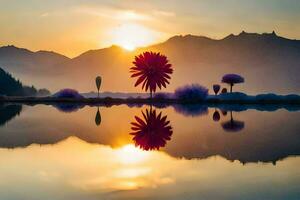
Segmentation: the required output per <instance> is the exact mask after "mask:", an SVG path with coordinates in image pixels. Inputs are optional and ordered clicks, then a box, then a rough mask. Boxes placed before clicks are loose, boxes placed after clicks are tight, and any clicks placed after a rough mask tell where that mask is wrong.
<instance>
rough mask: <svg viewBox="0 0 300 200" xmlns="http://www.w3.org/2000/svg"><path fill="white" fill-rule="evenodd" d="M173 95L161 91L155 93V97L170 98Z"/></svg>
mask: <svg viewBox="0 0 300 200" xmlns="http://www.w3.org/2000/svg"><path fill="white" fill-rule="evenodd" d="M171 97H172V95H171V94H168V93H164V92H159V93H156V94H154V99H170V98H171Z"/></svg>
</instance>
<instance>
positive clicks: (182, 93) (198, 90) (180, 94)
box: [175, 84, 208, 101]
mask: <svg viewBox="0 0 300 200" xmlns="http://www.w3.org/2000/svg"><path fill="white" fill-rule="evenodd" d="M207 95H208V89H207V88H206V87H203V86H201V85H198V84H192V85H186V86H183V87H180V88H178V89H176V90H175V98H176V99H180V100H184V101H195V100H197V101H199V100H204V99H205V98H206V97H207Z"/></svg>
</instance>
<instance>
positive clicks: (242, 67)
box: [0, 32, 300, 94]
mask: <svg viewBox="0 0 300 200" xmlns="http://www.w3.org/2000/svg"><path fill="white" fill-rule="evenodd" d="M146 50H152V51H160V52H162V53H163V54H166V55H167V56H168V58H169V60H170V61H171V63H172V64H173V66H174V74H173V76H172V80H171V84H170V86H169V87H168V91H173V90H174V89H175V88H176V87H178V86H181V85H184V84H189V83H200V84H203V85H205V86H207V87H209V88H210V87H211V85H212V84H214V83H220V79H221V76H222V75H223V74H225V73H240V74H242V75H243V76H244V77H245V79H246V83H245V84H243V85H240V86H237V87H236V88H235V89H236V90H242V91H244V92H247V93H262V92H276V93H285V94H286V93H300V78H299V77H300V41H299V40H291V39H287V38H283V37H280V36H278V35H276V33H275V32H273V33H263V34H257V33H246V32H242V33H240V34H239V35H233V34H231V35H229V36H227V37H225V38H223V39H220V40H215V39H210V38H207V37H203V36H194V35H185V36H174V37H172V38H170V39H168V40H167V41H165V42H163V43H160V44H156V45H152V46H149V47H145V48H139V49H137V50H135V51H132V52H128V51H126V50H124V49H122V48H120V47H118V46H112V47H109V48H104V49H98V50H90V51H87V52H84V53H83V54H81V55H79V56H77V57H75V58H73V59H69V58H67V57H63V56H59V54H58V55H56V54H55V53H53V52H52V54H54V55H55V56H54V57H56V56H58V57H56V59H49V60H51V62H53V64H52V63H51V62H50V63H49V62H48V63H47V62H46V61H47V59H46V58H47V57H48V56H45V57H46V58H43V59H41V60H39V62H38V63H41V64H39V65H43V66H45V67H44V68H45V70H40V68H39V66H37V64H32V65H30V66H31V67H30V68H28V70H29V71H28V70H27V69H26V70H25V72H24V68H23V67H22V64H24V63H27V62H30V61H31V59H33V58H29V57H27V58H29V60H26V59H21V58H22V57H21V58H20V57H18V56H15V54H12V53H9V52H8V53H7V52H5V53H6V56H7V57H8V58H7V57H6V58H5V57H3V55H5V53H3V51H4V50H3V49H1V48H0V65H1V64H2V63H3V62H4V63H5V62H6V63H7V60H9V59H10V60H12V59H14V60H15V63H18V65H17V67H16V65H15V67H12V68H13V69H14V70H10V68H9V67H6V68H5V69H8V71H10V72H12V73H16V72H18V73H20V74H22V76H25V80H28V79H29V77H30V78H31V79H32V82H33V84H34V85H38V84H40V85H41V87H47V88H50V89H52V90H58V89H59V88H65V87H71V88H76V89H78V90H80V91H82V92H84V91H90V90H93V89H94V87H95V86H94V84H95V83H94V77H95V76H97V75H101V76H102V78H103V84H102V86H101V89H102V90H105V91H124V92H141V89H140V88H134V87H133V83H134V80H131V79H130V74H129V67H130V66H132V64H131V63H132V61H133V59H134V56H135V55H137V54H138V53H141V52H143V51H146ZM19 51H20V52H26V49H19ZM27 51H28V50H27ZM27 53H29V54H30V51H29V52H27ZM21 54H22V53H21ZM36 54H43V53H38V52H36V53H34V55H36ZM48 54H49V53H48ZM1 55H2V56H1ZM45 55H47V53H45ZM52 56H53V55H52ZM49 57H50V56H49ZM49 57H48V58H49ZM4 58H5V59H4ZM24 60H25V61H24ZM33 60H38V59H36V58H34V59H33ZM49 60H48V61H49ZM30 63H34V62H30ZM51 64H52V65H51ZM26 73H30V74H32V75H31V76H28V77H26V75H24V74H26ZM49 74H50V75H51V74H55V77H54V76H49ZM40 77H42V78H40ZM21 78H22V77H21ZM22 80H23V79H22ZM224 86H225V85H224Z"/></svg>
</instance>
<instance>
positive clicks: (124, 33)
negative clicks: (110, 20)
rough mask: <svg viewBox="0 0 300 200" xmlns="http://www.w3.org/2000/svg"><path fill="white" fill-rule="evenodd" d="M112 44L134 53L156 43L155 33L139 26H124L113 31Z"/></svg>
mask: <svg viewBox="0 0 300 200" xmlns="http://www.w3.org/2000/svg"><path fill="white" fill-rule="evenodd" d="M112 40H113V41H112V43H113V44H116V45H119V46H121V47H123V48H124V49H126V50H129V51H133V50H135V49H136V48H137V47H141V46H146V45H149V44H151V43H153V42H155V33H154V32H153V31H151V30H149V29H147V28H146V27H144V26H142V25H139V24H123V25H121V26H119V27H117V28H115V29H113V30H112Z"/></svg>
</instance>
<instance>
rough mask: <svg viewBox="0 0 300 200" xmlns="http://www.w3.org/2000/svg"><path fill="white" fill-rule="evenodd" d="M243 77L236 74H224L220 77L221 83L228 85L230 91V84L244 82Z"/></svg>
mask: <svg viewBox="0 0 300 200" xmlns="http://www.w3.org/2000/svg"><path fill="white" fill-rule="evenodd" d="M244 82H245V79H244V78H243V77H242V76H240V75H238V74H225V75H224V76H223V78H222V83H227V84H229V85H230V93H231V92H232V86H233V85H234V84H238V83H244Z"/></svg>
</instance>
